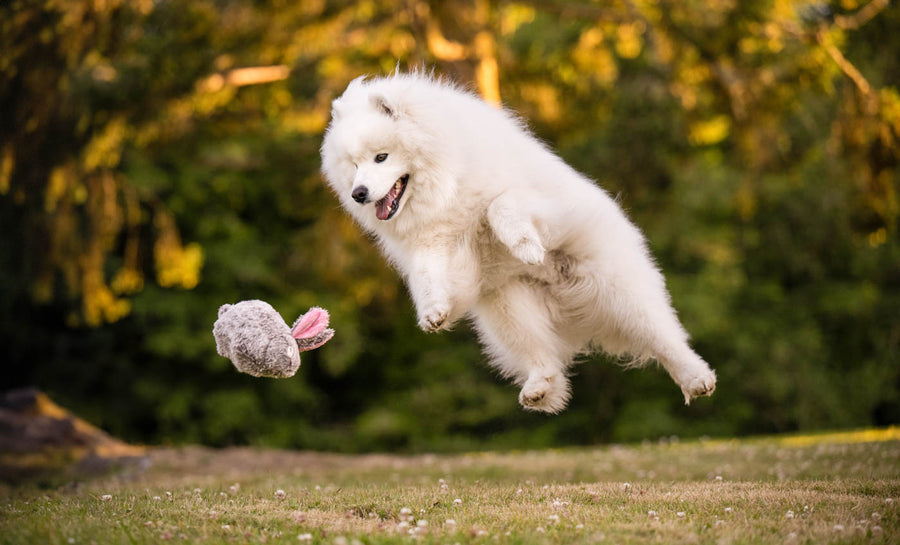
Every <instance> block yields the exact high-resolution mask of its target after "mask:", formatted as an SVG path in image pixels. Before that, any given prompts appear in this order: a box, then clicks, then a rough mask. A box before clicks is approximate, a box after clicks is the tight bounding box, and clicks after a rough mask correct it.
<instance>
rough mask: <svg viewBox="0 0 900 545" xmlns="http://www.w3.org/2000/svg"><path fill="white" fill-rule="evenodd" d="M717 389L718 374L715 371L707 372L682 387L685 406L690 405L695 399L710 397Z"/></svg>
mask: <svg viewBox="0 0 900 545" xmlns="http://www.w3.org/2000/svg"><path fill="white" fill-rule="evenodd" d="M715 389H716V374H715V373H714V372H713V371H706V372H705V373H703V374H702V375H700V376H699V377H695V378H693V379H691V380H690V382H688V383H687V384H686V385H684V386H682V387H681V392H682V393H683V394H684V404H685V405H690V404H691V400H692V399H694V398H695V397H700V396H710V395H712V393H713V392H714V391H715Z"/></svg>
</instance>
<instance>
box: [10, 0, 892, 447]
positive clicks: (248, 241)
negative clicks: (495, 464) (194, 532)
mask: <svg viewBox="0 0 900 545" xmlns="http://www.w3.org/2000/svg"><path fill="white" fill-rule="evenodd" d="M898 25H900V10H898V9H897V8H896V6H893V5H891V4H890V3H889V2H887V1H886V0H873V1H872V2H869V3H859V2H857V0H841V1H840V3H838V4H825V3H815V2H813V3H797V2H790V1H787V0H772V1H769V2H744V3H740V2H731V1H715V2H697V1H694V0H679V1H676V0H659V1H646V0H615V1H613V2H609V3H605V4H596V3H590V2H558V1H553V0H551V1H523V2H506V1H504V2H493V1H489V0H473V1H471V2H470V1H462V0H459V1H456V0H454V1H452V2H435V1H425V0H404V1H396V0H366V1H362V2H349V1H317V2H299V3H284V2H249V1H247V0H195V1H187V0H166V1H163V2H151V1H142V2H121V1H112V2H105V3H96V2H89V1H87V0H69V1H66V2H62V1H59V0H40V1H38V0H32V1H25V0H13V1H11V2H8V3H5V4H3V5H0V263H2V267H0V342H2V343H3V345H4V346H7V347H9V356H8V359H9V361H10V363H11V365H10V366H9V367H10V368H11V369H12V372H11V375H10V376H9V377H8V380H9V382H10V384H11V385H18V384H36V385H38V386H40V387H42V388H45V389H47V390H49V391H50V392H51V394H52V395H53V397H54V398H55V399H58V400H60V402H62V403H63V404H65V405H68V406H71V407H74V408H76V409H77V410H78V411H79V412H80V413H83V414H84V415H85V416H86V417H87V418H88V419H89V420H92V421H94V422H96V423H98V424H101V425H103V426H104V427H105V428H107V429H109V430H110V431H113V432H114V433H116V434H119V435H122V436H124V437H126V438H129V439H133V440H144V441H163V440H172V441H200V442H206V443H211V444H230V443H263V442H264V443H269V444H277V445H282V446H300V447H309V448H330V449H342V450H361V449H388V448H405V449H416V450H423V449H435V448H441V449H471V448H478V447H480V446H488V445H491V446H535V447H536V446H546V445H552V444H560V443H589V442H596V441H606V440H639V439H642V438H647V437H656V436H667V435H671V434H673V433H677V434H691V435H699V434H704V433H705V434H732V433H755V432H769V431H786V430H794V429H813V428H819V427H834V426H860V425H870V424H888V423H896V422H898V421H900V357H898V351H900V316H898V314H897V312H896V308H898V306H900V243H898V232H897V227H898V218H900V204H898V180H897V165H898V154H900V152H898V146H897V138H898V137H900V95H898V91H897V89H898V85H900V81H898V78H900V57H898V56H897V55H895V54H893V53H894V52H896V51H900V37H898V35H897V33H896V32H895V31H894V29H896V28H897V27H898ZM398 67H399V68H401V69H404V68H423V69H430V68H432V67H433V68H434V69H435V72H436V73H438V74H443V75H448V76H450V77H451V78H453V79H456V80H457V81H460V82H461V83H472V84H473V88H474V89H477V90H478V92H480V93H481V94H482V96H484V97H485V98H486V99H487V100H490V101H493V102H498V103H499V102H501V101H502V102H503V103H504V104H506V105H508V106H509V107H511V108H512V109H514V110H516V111H518V112H520V113H522V115H523V116H524V117H525V118H526V119H528V120H529V122H530V123H531V126H532V129H533V130H534V131H535V133H536V134H537V135H538V136H539V137H540V138H542V139H544V140H545V141H548V142H550V143H551V144H552V145H553V147H554V148H556V149H558V150H559V152H560V154H561V155H562V156H563V157H564V158H565V159H566V160H568V161H569V162H571V163H572V164H573V165H575V166H576V167H577V168H578V169H580V170H581V171H583V172H585V173H588V174H589V175H592V176H594V177H596V178H597V179H598V181H599V183H600V184H601V185H602V186H604V187H606V188H607V189H609V190H610V191H611V192H612V193H614V194H616V195H617V196H618V198H619V199H620V201H621V202H622V203H623V204H624V205H625V206H626V208H627V209H628V210H629V211H630V213H631V215H632V216H633V217H634V219H635V220H636V222H637V223H638V224H639V225H640V226H641V227H642V228H643V229H644V230H645V231H646V232H647V235H648V238H649V240H650V241H651V245H652V247H653V250H654V253H655V254H656V255H657V257H658V259H659V261H660V264H661V266H662V268H663V270H664V271H665V272H666V273H667V276H668V279H669V284H670V288H671V291H672V294H673V298H674V299H675V304H676V308H678V309H679V310H680V312H681V316H682V318H683V320H684V322H685V323H686V326H687V328H688V330H689V331H691V332H692V333H693V335H694V342H695V344H696V346H697V348H698V351H699V352H700V353H701V354H703V355H704V356H706V357H707V359H708V360H709V361H710V362H712V363H713V364H714V366H715V367H717V369H718V372H719V375H720V386H719V388H720V395H718V396H716V397H714V398H712V400H703V402H701V403H695V404H694V405H693V406H692V407H690V408H689V409H686V408H684V407H682V406H681V405H680V401H679V396H678V395H677V392H675V391H674V387H673V386H672V385H671V383H670V381H669V380H668V378H666V377H665V376H664V374H663V373H661V372H651V371H645V372H644V371H641V372H627V373H622V372H621V371H620V370H619V369H617V368H616V367H615V365H611V363H613V362H609V361H606V360H605V359H604V358H602V357H596V358H592V360H591V361H589V362H586V363H585V364H584V365H582V366H580V367H579V368H578V376H577V377H576V378H575V383H574V388H575V397H574V400H573V404H572V406H571V407H570V408H569V409H568V410H567V411H566V412H565V413H564V414H562V415H560V416H557V417H544V416H540V415H533V414H526V413H524V412H522V411H520V410H519V409H518V408H517V406H516V403H515V391H514V388H512V387H508V386H505V385H502V384H501V383H500V382H499V381H494V380H492V378H491V376H490V372H489V371H488V370H487V368H486V367H485V366H484V365H481V364H480V363H479V362H480V361H481V360H482V358H483V356H481V355H480V353H479V351H478V347H477V345H476V344H475V341H474V338H473V336H472V335H471V333H470V332H469V331H468V330H467V329H466V328H465V327H461V328H460V329H459V330H458V331H455V332H453V333H451V334H443V335H440V336H428V335H425V334H423V333H421V332H419V331H417V330H416V328H415V324H414V319H413V312H412V309H411V308H410V303H409V301H408V298H407V297H406V295H405V294H404V290H403V287H402V285H401V284H400V282H399V280H398V279H397V275H396V274H395V273H393V272H392V271H390V270H389V269H388V268H387V266H386V265H385V264H384V262H383V260H382V259H381V258H380V257H379V256H378V255H377V252H376V251H375V250H374V248H373V247H372V245H371V244H370V243H369V241H367V240H366V239H365V237H364V236H363V235H361V234H360V233H359V231H358V229H357V228H356V227H355V226H354V225H353V224H352V222H351V221H350V220H349V219H348V218H347V217H346V216H345V215H344V214H342V213H341V212H340V210H339V209H338V207H337V205H336V203H335V200H334V198H333V196H331V195H329V194H328V192H327V191H326V189H325V188H324V184H322V182H321V179H320V177H319V175H318V169H319V157H318V147H319V144H320V141H321V134H322V132H323V130H324V128H325V126H326V124H327V122H328V116H329V110H330V102H331V100H332V99H333V98H334V97H336V96H337V95H339V94H340V92H341V91H342V90H343V88H344V87H345V86H346V84H347V83H348V82H349V81H350V80H351V79H353V78H355V77H357V76H358V75H360V74H365V73H388V72H391V71H392V70H394V69H396V68H398ZM146 279H149V280H146ZM173 288H174V289H173ZM244 298H261V299H266V300H269V301H270V302H272V303H273V305H274V306H275V307H276V308H278V309H279V310H280V311H281V312H282V313H283V315H284V316H285V317H287V318H291V317H293V316H296V315H297V314H299V313H300V312H303V311H304V310H305V309H306V308H307V307H309V306H311V305H313V304H318V305H322V306H325V307H327V308H329V309H330V310H331V311H332V317H333V323H334V326H335V328H336V330H337V335H336V337H335V339H334V341H332V342H331V343H329V344H328V345H327V347H325V348H323V349H321V350H319V351H315V352H311V353H308V354H304V359H303V367H302V368H301V371H300V373H299V374H298V376H297V377H295V378H294V379H291V380H289V381H262V380H254V379H250V378H249V377H245V376H241V375H238V374H237V373H235V372H234V371H233V369H231V367H230V364H229V363H228V362H227V361H226V360H224V359H222V358H220V357H218V356H217V355H216V354H215V351H214V344H213V342H212V338H211V335H210V328H211V325H212V322H213V321H214V319H215V311H216V308H217V306H218V305H219V304H222V303H225V302H231V301H234V300H238V299H244ZM109 322H115V323H112V324H110V323H109ZM103 324H106V325H103ZM599 362H603V364H602V365H600V364H598V363H599ZM722 392H724V393H725V395H721V393H722ZM111 409H112V410H111Z"/></svg>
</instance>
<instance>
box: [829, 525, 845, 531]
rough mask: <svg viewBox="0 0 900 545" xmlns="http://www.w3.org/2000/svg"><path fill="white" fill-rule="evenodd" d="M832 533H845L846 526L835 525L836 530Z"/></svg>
mask: <svg viewBox="0 0 900 545" xmlns="http://www.w3.org/2000/svg"><path fill="white" fill-rule="evenodd" d="M832 531H833V532H836V533H837V532H843V531H844V525H843V524H835V525H834V528H832Z"/></svg>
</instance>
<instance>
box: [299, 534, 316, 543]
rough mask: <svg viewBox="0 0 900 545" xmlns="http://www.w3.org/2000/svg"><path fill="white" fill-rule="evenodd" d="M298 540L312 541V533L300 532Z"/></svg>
mask: <svg viewBox="0 0 900 545" xmlns="http://www.w3.org/2000/svg"><path fill="white" fill-rule="evenodd" d="M297 540H298V541H312V534H300V535H298V536H297Z"/></svg>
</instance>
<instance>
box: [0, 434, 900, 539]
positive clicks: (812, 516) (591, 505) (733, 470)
mask: <svg viewBox="0 0 900 545" xmlns="http://www.w3.org/2000/svg"><path fill="white" fill-rule="evenodd" d="M150 458H151V460H152V464H150V465H149V467H145V468H131V469H126V470H125V471H123V472H120V473H117V474H115V475H110V476H106V477H101V478H96V479H92V480H87V481H84V482H78V483H72V484H66V485H63V486H54V487H52V488H39V487H36V486H34V485H29V486H19V487H3V486H2V485H0V543H16V544H40V543H62V544H68V543H83V544H89V543H98V544H102V543H159V542H161V541H175V542H186V543H194V542H206V543H329V544H354V543H367V544H368V543H414V542H421V543H449V544H452V543H456V542H459V543H564V544H568V543H612V544H621V543H667V544H668V543H787V544H790V543H798V544H799V543H898V542H900V429H898V428H890V429H886V430H868V431H864V432H851V433H838V434H829V435H818V436H792V437H773V438H760V439H750V440H734V441H721V440H710V441H699V442H677V441H670V442H665V443H654V444H645V445H629V446H607V447H600V448H593V449H566V450H552V451H535V452H508V453H498V452H487V453H472V454H464V455H420V456H394V455H364V456H343V455H334V454H319V453H305V452H286V451H275V450H255V449H227V450H210V449H203V448H178V449H156V450H154V451H152V453H151V455H150Z"/></svg>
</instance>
